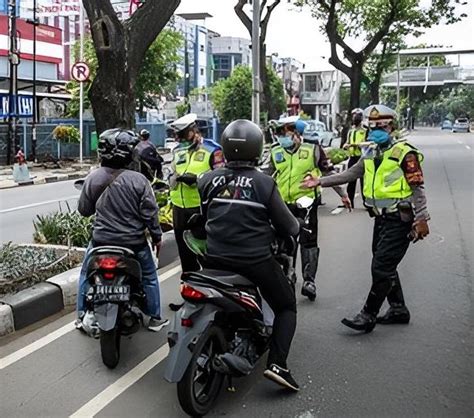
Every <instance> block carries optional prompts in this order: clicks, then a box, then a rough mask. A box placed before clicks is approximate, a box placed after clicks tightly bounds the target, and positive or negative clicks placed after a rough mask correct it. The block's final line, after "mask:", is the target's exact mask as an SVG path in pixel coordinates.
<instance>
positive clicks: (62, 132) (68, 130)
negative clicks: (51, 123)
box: [53, 125, 81, 144]
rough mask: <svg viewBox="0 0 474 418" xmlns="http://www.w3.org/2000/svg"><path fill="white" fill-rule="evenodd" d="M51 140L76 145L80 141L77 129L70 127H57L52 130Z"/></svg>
mask: <svg viewBox="0 0 474 418" xmlns="http://www.w3.org/2000/svg"><path fill="white" fill-rule="evenodd" d="M53 138H54V139H55V140H56V141H59V142H61V143H63V144H71V143H74V144H78V143H79V142H80V141H81V134H80V132H79V129H77V128H76V127H74V126H72V125H58V126H56V128H54V130H53Z"/></svg>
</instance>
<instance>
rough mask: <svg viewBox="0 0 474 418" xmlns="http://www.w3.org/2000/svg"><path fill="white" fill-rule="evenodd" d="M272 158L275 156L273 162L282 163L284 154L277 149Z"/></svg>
mask: <svg viewBox="0 0 474 418" xmlns="http://www.w3.org/2000/svg"><path fill="white" fill-rule="evenodd" d="M274 158H275V162H276V163H277V164H280V163H282V162H283V161H285V155H284V154H283V151H277V152H275V155H274Z"/></svg>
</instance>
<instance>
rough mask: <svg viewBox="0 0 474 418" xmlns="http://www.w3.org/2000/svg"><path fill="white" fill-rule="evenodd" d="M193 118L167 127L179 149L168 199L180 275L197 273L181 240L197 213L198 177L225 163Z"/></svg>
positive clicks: (194, 260)
mask: <svg viewBox="0 0 474 418" xmlns="http://www.w3.org/2000/svg"><path fill="white" fill-rule="evenodd" d="M196 118H197V115H196V114H194V113H189V114H187V115H185V116H183V117H182V118H179V119H177V120H175V121H174V122H173V123H171V125H170V127H171V129H173V131H174V133H175V136H176V139H177V141H178V142H179V146H178V147H177V148H175V150H174V151H173V162H172V169H173V173H174V174H173V175H172V176H171V178H170V187H171V191H170V198H171V203H172V205H173V229H174V234H175V237H176V244H177V246H178V253H179V258H180V260H181V267H182V270H183V272H184V271H195V270H199V263H198V261H197V256H196V255H195V254H194V253H193V252H192V251H191V250H189V248H188V247H187V246H186V243H185V242H184V239H183V232H184V231H185V230H186V229H188V222H189V219H190V218H191V216H192V215H194V214H195V213H199V212H200V204H201V200H200V198H199V192H198V189H197V178H198V176H200V175H201V174H203V173H205V172H206V171H209V170H212V169H214V168H217V167H221V166H223V164H224V157H223V153H222V149H221V147H220V145H219V144H217V143H215V142H214V141H212V140H210V139H204V138H202V137H201V135H200V133H199V130H198V128H197V125H196Z"/></svg>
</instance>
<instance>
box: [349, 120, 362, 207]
mask: <svg viewBox="0 0 474 418" xmlns="http://www.w3.org/2000/svg"><path fill="white" fill-rule="evenodd" d="M366 140H367V130H366V129H365V128H363V127H362V126H356V127H354V128H352V129H351V130H350V131H349V133H348V134H347V143H348V144H349V149H348V153H349V161H348V165H347V166H348V168H350V167H352V166H353V165H355V164H357V162H358V161H359V160H360V157H361V155H362V151H361V149H360V147H359V144H361V143H362V142H365V141H366ZM356 186H357V181H351V182H350V183H349V184H348V185H347V195H348V196H349V199H350V200H351V204H352V207H354V196H355V191H356ZM360 189H361V192H362V191H363V190H364V180H363V179H362V178H361V179H360Z"/></svg>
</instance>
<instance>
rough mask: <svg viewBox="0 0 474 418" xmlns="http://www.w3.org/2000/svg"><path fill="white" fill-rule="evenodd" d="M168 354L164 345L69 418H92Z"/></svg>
mask: <svg viewBox="0 0 474 418" xmlns="http://www.w3.org/2000/svg"><path fill="white" fill-rule="evenodd" d="M168 353H169V347H168V344H167V343H166V344H164V345H162V346H161V347H160V348H159V349H158V350H156V351H155V352H153V353H152V354H150V355H149V356H148V357H147V358H146V359H145V360H143V361H142V362H141V363H140V364H138V365H137V366H135V367H134V368H133V369H132V370H130V371H129V372H127V373H125V374H124V375H123V376H122V377H121V378H119V379H118V380H116V381H115V382H114V383H112V384H111V385H110V386H108V387H107V388H106V389H104V390H103V391H102V392H100V393H99V394H98V395H97V396H95V397H94V398H92V399H91V400H90V401H89V402H87V403H86V404H85V405H84V406H82V407H81V408H80V409H78V410H77V411H76V412H74V413H73V414H72V415H70V418H80V417H93V416H94V415H96V414H97V413H99V412H100V411H101V410H102V409H104V408H105V407H106V406H107V405H108V404H109V403H111V402H112V401H113V400H114V399H115V398H117V397H118V396H119V395H121V394H122V393H123V392H125V391H126V390H127V389H128V388H129V387H130V386H132V385H133V384H135V383H136V382H137V381H138V380H140V379H141V378H142V377H143V376H145V375H146V374H147V373H148V372H149V371H150V370H151V369H153V368H154V367H155V366H157V365H158V364H159V363H161V362H162V361H163V360H164V359H165V358H166V357H167V356H168Z"/></svg>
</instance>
